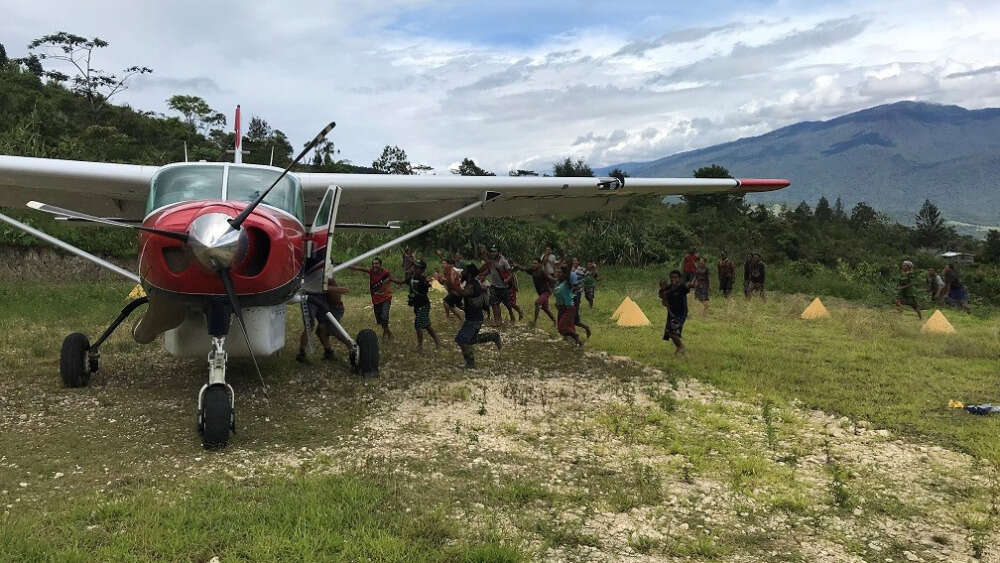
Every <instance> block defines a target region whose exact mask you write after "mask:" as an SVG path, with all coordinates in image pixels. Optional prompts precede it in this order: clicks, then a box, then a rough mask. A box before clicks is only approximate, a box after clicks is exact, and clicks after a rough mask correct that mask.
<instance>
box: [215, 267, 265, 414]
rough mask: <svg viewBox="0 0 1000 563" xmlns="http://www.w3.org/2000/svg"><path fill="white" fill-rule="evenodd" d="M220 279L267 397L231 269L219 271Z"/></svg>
mask: <svg viewBox="0 0 1000 563" xmlns="http://www.w3.org/2000/svg"><path fill="white" fill-rule="evenodd" d="M219 277H221V278H222V285H223V287H225V288H226V297H228V298H229V305H230V307H232V308H233V313H234V314H236V319H237V320H238V321H239V322H240V328H242V329H243V340H244V341H245V342H246V344H247V351H248V352H250V359H251V360H253V367H254V369H256V370H257V377H258V378H259V379H260V385H261V387H262V388H263V390H264V396H265V397H267V384H266V383H264V375H263V374H261V372H260V366H259V365H258V364H257V356H254V353H253V348H251V347H250V335H249V334H248V333H247V323H246V321H244V320H243V309H241V308H240V301H239V299H237V298H236V290H235V289H233V278H231V277H230V276H229V269H228V268H226V269H224V270H219Z"/></svg>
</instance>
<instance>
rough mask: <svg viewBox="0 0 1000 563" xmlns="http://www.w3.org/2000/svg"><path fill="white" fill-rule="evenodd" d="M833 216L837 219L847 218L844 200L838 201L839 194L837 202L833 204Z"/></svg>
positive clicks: (838, 198)
mask: <svg viewBox="0 0 1000 563" xmlns="http://www.w3.org/2000/svg"><path fill="white" fill-rule="evenodd" d="M833 218H834V219H836V220H838V221H843V220H844V219H847V213H845V212H844V202H842V201H840V196H837V202H836V203H834V204H833Z"/></svg>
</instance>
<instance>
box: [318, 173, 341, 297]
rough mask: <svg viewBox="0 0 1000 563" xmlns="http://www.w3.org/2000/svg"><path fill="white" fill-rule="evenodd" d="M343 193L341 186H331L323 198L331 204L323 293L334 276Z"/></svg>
mask: <svg viewBox="0 0 1000 563" xmlns="http://www.w3.org/2000/svg"><path fill="white" fill-rule="evenodd" d="M342 192H343V190H341V189H340V186H330V187H329V188H327V190H326V196H324V197H323V201H324V203H325V202H327V201H328V200H329V203H330V206H329V210H328V214H327V217H326V241H324V242H325V244H326V252H325V253H324V256H323V291H326V289H327V286H328V284H329V281H330V276H332V275H333V231H334V229H335V228H336V226H337V211H338V210H339V209H340V194H341V193H342ZM322 210H323V206H322V205H320V209H319V211H322ZM318 213H319V212H318V211H317V214H318ZM317 218H318V217H317Z"/></svg>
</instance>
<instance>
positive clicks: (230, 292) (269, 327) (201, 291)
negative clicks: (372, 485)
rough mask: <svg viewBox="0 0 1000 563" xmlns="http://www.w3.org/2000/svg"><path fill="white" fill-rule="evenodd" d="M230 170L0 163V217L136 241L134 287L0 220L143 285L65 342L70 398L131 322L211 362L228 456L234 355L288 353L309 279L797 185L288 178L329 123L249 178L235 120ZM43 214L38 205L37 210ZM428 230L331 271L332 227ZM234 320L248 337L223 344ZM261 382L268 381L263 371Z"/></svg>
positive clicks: (201, 398) (212, 393)
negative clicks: (636, 199) (571, 218)
mask: <svg viewBox="0 0 1000 563" xmlns="http://www.w3.org/2000/svg"><path fill="white" fill-rule="evenodd" d="M236 116H237V117H236V147H235V151H234V152H235V158H234V162H232V163H226V162H177V163H172V164H167V165H164V166H137V165H131V164H111V163H104V162H82V161H72V160H56V159H43V158H28V157H17V156H3V155H0V206H6V207H13V206H21V205H27V206H28V207H31V208H33V209H37V210H40V211H45V212H48V213H52V214H55V215H56V216H57V218H60V219H65V220H70V221H78V222H90V223H100V224H104V225H111V226H117V227H123V228H129V229H135V230H138V231H139V237H140V242H139V272H138V273H133V272H130V271H127V270H125V269H122V268H120V267H118V266H116V265H115V264H112V263H110V262H108V261H105V260H103V259H101V258H99V257H97V256H94V255H92V254H89V253H87V252H86V251H84V250H81V249H79V248H76V247H74V246H71V245H69V244H67V243H65V242H63V241H61V240H58V239H56V238H54V237H51V236H49V235H47V234H45V233H43V232H41V231H38V230H37V229H34V228H32V227H30V226H28V225H25V224H23V223H21V222H19V221H16V220H14V219H12V218H10V217H7V216H6V215H3V214H0V220H3V221H5V222H6V223H8V224H10V225H12V226H14V227H17V228H19V229H22V230H24V231H26V232H28V233H30V234H32V235H35V236H37V237H39V238H41V239H43V240H45V241H47V242H50V243H52V244H55V245H57V246H59V247H61V248H63V249H64V250H66V251H69V252H71V253H73V254H76V255H79V256H82V257H84V258H86V259H88V260H90V261H92V262H94V263H96V264H99V265H101V266H103V267H105V268H108V269H110V270H112V271H114V272H116V273H118V274H120V275H122V276H123V277H126V278H128V279H131V280H133V281H135V282H137V283H140V284H141V285H142V287H143V289H144V290H145V293H146V296H144V297H140V298H137V299H135V300H133V301H132V302H130V303H129V304H128V305H127V306H126V307H125V308H124V309H123V310H122V312H121V314H120V315H119V316H118V318H116V319H115V320H114V321H113V322H112V323H111V325H110V326H109V327H108V329H107V330H106V331H105V332H104V333H103V334H102V335H100V336H99V337H98V338H97V339H96V340H95V341H94V342H93V343H91V342H90V341H89V340H88V338H87V337H86V336H85V335H83V334H80V333H73V334H70V335H69V336H67V337H66V339H65V340H64V341H63V345H62V350H61V353H60V375H61V377H62V380H63V383H64V385H66V386H67V387H82V386H86V385H88V383H89V381H90V377H91V375H92V374H93V373H95V372H96V371H97V369H98V364H99V358H100V346H101V344H103V343H104V341H105V340H106V339H107V338H108V336H110V334H111V333H112V332H113V331H114V330H115V329H116V328H117V327H118V326H119V325H120V324H121V323H122V322H123V321H124V320H125V319H126V318H127V317H128V316H129V315H130V314H131V313H132V312H133V311H135V310H136V309H137V308H139V307H140V306H142V305H147V308H146V311H145V313H144V314H143V316H142V318H141V319H140V320H139V321H138V322H137V323H136V324H135V326H134V327H133V330H132V336H133V338H134V339H135V340H136V341H137V342H140V343H142V344H148V343H151V342H152V341H153V340H155V339H156V337H158V336H159V335H161V334H163V335H164V339H163V343H164V347H165V348H166V350H167V351H168V352H170V353H171V354H173V355H175V356H180V357H206V356H207V357H208V364H209V370H208V381H207V383H206V384H205V385H203V386H202V388H201V390H200V391H199V393H198V429H199V431H200V433H201V434H202V441H203V444H204V445H205V447H222V446H225V444H226V443H227V442H228V440H229V434H230V431H232V430H234V429H235V422H234V421H235V416H234V406H235V396H234V393H233V389H232V387H230V386H229V385H228V384H227V383H226V364H227V359H228V356H230V355H232V356H233V357H247V356H249V357H251V358H253V359H254V364H256V356H266V355H270V354H273V353H275V352H277V351H278V350H280V349H281V348H282V347H283V346H284V343H285V312H286V309H287V304H288V303H289V302H291V301H293V300H295V299H296V298H297V297H298V296H299V292H300V290H301V288H302V285H303V280H304V277H305V272H306V270H307V265H308V266H309V268H315V267H319V266H316V264H318V263H319V262H320V261H322V264H324V265H325V275H324V276H323V278H324V279H326V278H328V277H329V276H330V275H332V274H333V273H335V272H337V271H340V270H343V269H345V268H347V267H349V266H351V265H353V264H356V263H358V262H360V261H362V260H365V259H367V258H369V257H371V256H374V255H376V254H377V253H380V252H382V251H384V250H386V249H388V248H391V247H393V246H395V245H398V244H400V243H402V242H404V241H406V240H408V239H410V238H412V237H414V236H417V235H419V234H421V233H423V232H426V231H427V230H429V229H432V228H434V227H435V226H437V225H440V224H442V223H444V222H446V221H450V220H452V219H455V218H457V217H460V216H481V217H482V216H515V215H532V214H540V213H563V214H565V213H580V212H584V211H602V210H612V209H616V208H618V207H621V206H622V205H623V204H624V203H626V202H627V200H628V199H629V196H634V195H642V194H657V195H680V194H710V193H746V192H761V191H770V190H776V189H781V188H784V187H786V186H788V185H789V182H788V181H787V180H777V179H692V178H625V179H623V178H613V177H603V178H602V177H598V178H594V177H587V178H563V177H505V176H392V175H381V174H327V173H300V172H290V169H291V168H292V167H293V166H294V165H295V164H297V163H298V162H299V161H300V160H301V159H302V158H303V157H304V156H305V155H306V153H308V152H309V151H310V150H311V149H312V148H313V147H314V146H315V145H316V144H317V143H318V142H319V141H321V140H322V139H323V138H324V137H325V136H326V135H327V134H328V133H329V132H330V130H331V129H333V127H334V124H333V123H331V124H330V125H328V126H327V127H326V128H324V129H323V131H322V132H320V134H319V135H318V136H317V137H316V138H315V139H314V140H313V141H312V142H311V143H310V144H309V145H308V146H306V148H305V149H303V150H302V152H301V153H300V154H299V155H298V156H297V157H296V158H295V160H294V161H293V162H292V164H290V165H289V166H288V167H287V168H285V169H280V168H275V167H272V166H261V165H254V164H243V163H242V154H243V153H242V150H241V147H240V138H241V133H240V126H239V107H237V114H236ZM42 202H44V203H42ZM415 219H420V220H430V222H428V223H426V224H425V225H424V226H422V227H420V228H418V229H415V230H414V231H411V232H409V233H407V234H405V235H402V236H399V237H397V238H395V239H394V240H392V241H391V242H389V243H386V244H384V245H382V246H380V247H378V248H375V249H372V250H371V251H369V252H366V253H364V254H362V255H360V256H357V257H355V258H352V259H351V260H348V261H346V262H342V263H339V264H337V265H336V266H334V265H333V264H332V262H331V260H330V250H331V248H332V244H331V237H332V235H333V233H334V231H335V229H337V228H357V227H376V225H375V224H374V223H375V222H381V223H380V226H381V228H387V226H388V225H389V223H387V221H398V220H415ZM233 316H235V317H236V318H237V321H238V326H237V327H235V328H234V329H233V330H234V331H236V332H239V333H241V335H240V336H239V337H237V338H234V339H230V340H228V341H227V336H228V335H229V334H230V328H231V327H230V320H231V318H232V317H233ZM329 320H331V321H333V323H334V328H335V329H336V330H338V331H339V332H340V333H341V334H342V335H344V336H345V337H346V338H347V339H348V340H349V341H350V342H351V343H352V344H351V363H352V365H353V366H354V367H355V369H356V371H359V372H360V373H362V374H363V375H374V374H377V371H378V340H377V337H376V336H375V333H374V332H373V331H371V330H363V331H361V332H360V333H359V334H358V336H357V338H356V339H351V338H350V337H349V336H348V334H347V332H346V331H345V330H344V328H343V327H342V326H340V324H339V323H337V322H336V320H335V319H333V318H332V316H330V317H329ZM258 372H259V369H258Z"/></svg>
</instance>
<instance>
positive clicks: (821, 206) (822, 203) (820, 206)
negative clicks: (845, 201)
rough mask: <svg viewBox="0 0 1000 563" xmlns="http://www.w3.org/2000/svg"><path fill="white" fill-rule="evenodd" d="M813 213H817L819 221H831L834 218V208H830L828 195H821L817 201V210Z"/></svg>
mask: <svg viewBox="0 0 1000 563" xmlns="http://www.w3.org/2000/svg"><path fill="white" fill-rule="evenodd" d="M842 211H843V210H842ZM813 215H815V217H816V220H817V221H829V220H830V219H833V209H831V208H830V202H829V201H828V200H827V199H826V196H820V198H819V201H818V202H816V211H815V212H813Z"/></svg>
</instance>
